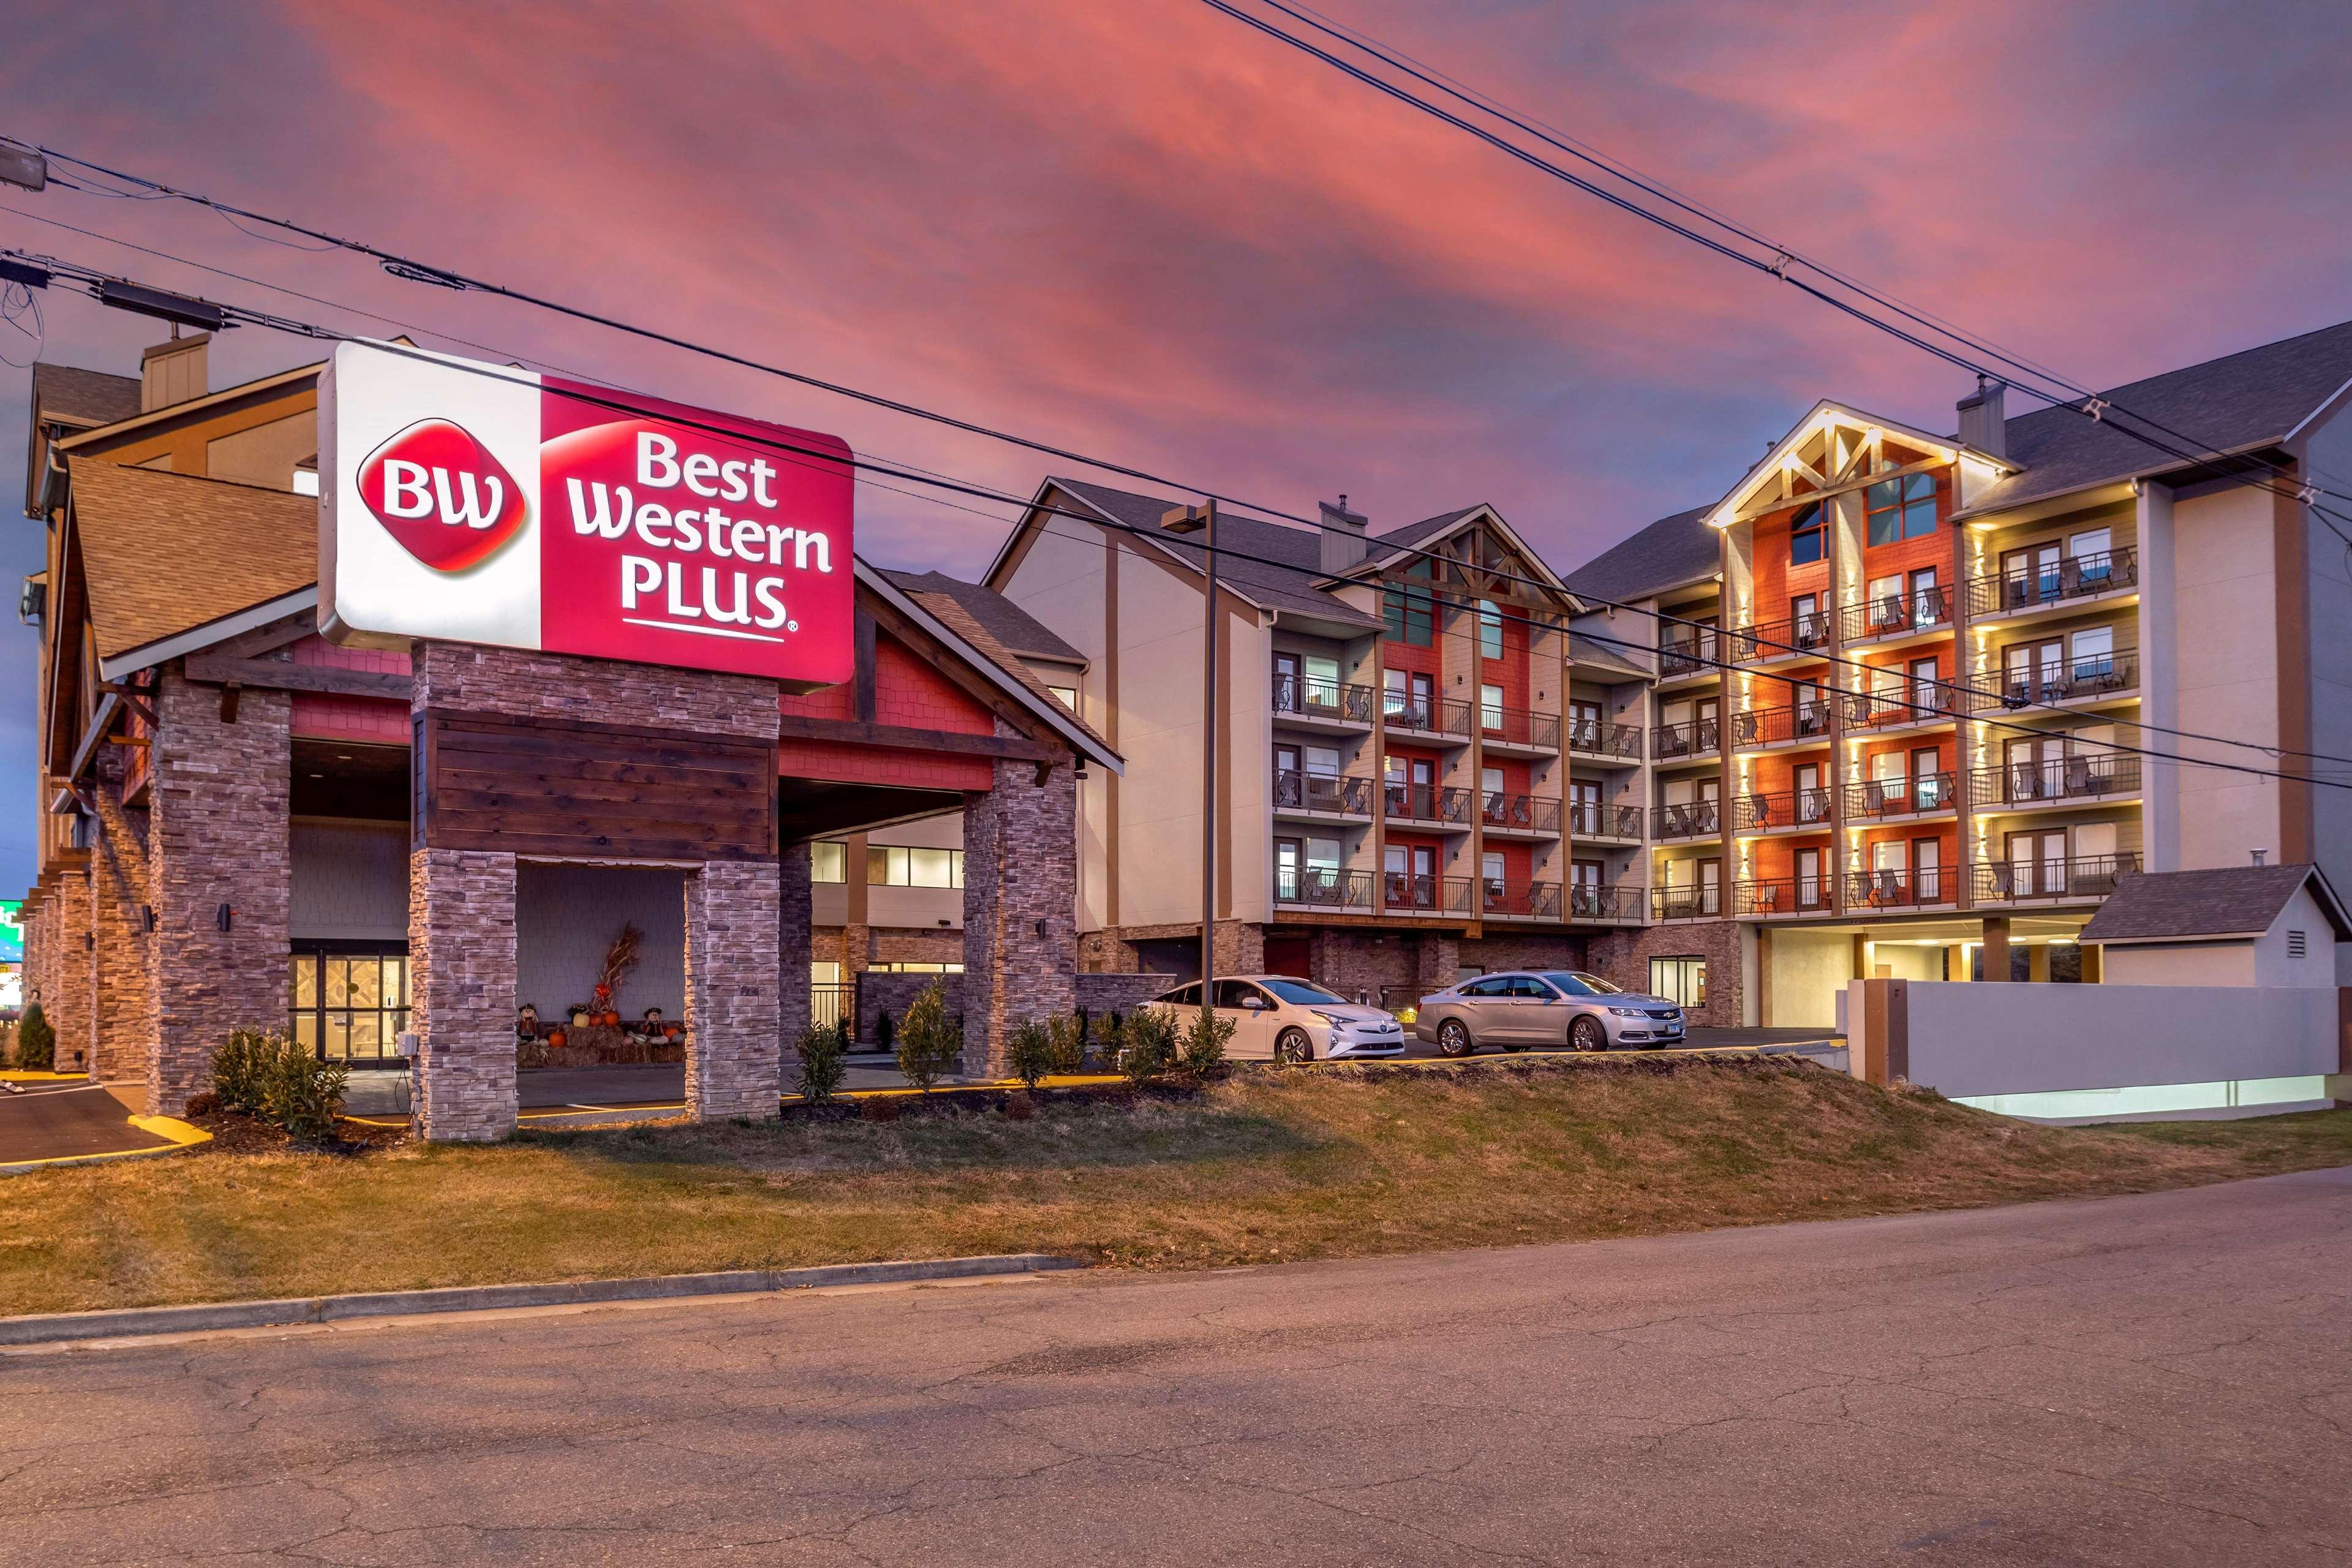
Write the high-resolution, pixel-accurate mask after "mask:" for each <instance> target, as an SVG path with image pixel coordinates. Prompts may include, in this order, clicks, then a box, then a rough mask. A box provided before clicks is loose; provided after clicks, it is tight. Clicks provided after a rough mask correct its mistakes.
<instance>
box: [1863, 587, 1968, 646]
mask: <svg viewBox="0 0 2352 1568" xmlns="http://www.w3.org/2000/svg"><path fill="white" fill-rule="evenodd" d="M1839 614H1840V616H1841V619H1840V621H1839V626H1840V628H1841V630H1842V632H1843V637H1844V639H1845V640H1846V641H1847V642H1850V643H1851V642H1867V641H1869V640H1871V639H1872V638H1874V637H1899V636H1901V635H1902V634H1904V633H1906V632H1924V631H1932V630H1934V629H1936V628H1937V627H1938V626H1950V625H1951V624H1952V590H1951V589H1950V588H1949V587H1948V586H1945V585H1942V584H1938V585H1937V586H1936V587H1933V588H1906V589H1905V590H1904V591H1903V592H1901V593H1899V594H1882V595H1879V596H1878V597H1877V598H1875V599H1865V600H1864V601H1863V602H1862V603H1861V604H1859V605H1847V606H1846V607H1845V608H1844V609H1843V611H1841V612H1839Z"/></svg>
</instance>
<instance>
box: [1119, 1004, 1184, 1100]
mask: <svg viewBox="0 0 2352 1568" xmlns="http://www.w3.org/2000/svg"><path fill="white" fill-rule="evenodd" d="M1175 1060H1176V1019H1175V1016H1174V1015H1172V1014H1171V1013H1170V1012H1169V1011H1168V1010H1167V1009H1166V1008H1163V1007H1138V1008H1137V1009H1136V1010H1135V1013H1134V1016H1131V1017H1129V1019H1128V1021H1127V1026H1126V1027H1125V1028H1124V1029H1122V1030H1120V1031H1119V1052H1118V1070H1119V1071H1121V1072H1123V1073H1125V1074H1126V1075H1127V1079H1128V1081H1129V1083H1132V1084H1136V1085H1138V1086H1141V1085H1143V1084H1146V1083H1149V1082H1150V1081H1151V1080H1152V1079H1155V1078H1158V1077H1160V1075H1161V1074H1162V1073H1164V1072H1166V1071H1167V1070H1168V1069H1169V1068H1171V1066H1173V1065H1174V1064H1175Z"/></svg>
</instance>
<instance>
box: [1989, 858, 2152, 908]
mask: <svg viewBox="0 0 2352 1568" xmlns="http://www.w3.org/2000/svg"><path fill="white" fill-rule="evenodd" d="M2138 869H2139V857H2138V856H2137V855H2078V856H2075V857H2074V858H2072V859H2066V860H2059V859H2049V860H2013V861H1998V862H1994V863H1991V864H1986V865H1979V866H1978V867H1977V868H1976V880H1975V885H1974V887H1973V889H1971V890H1972V892H1973V893H1974V895H1975V898H1976V901H1977V902H1978V903H1979V904H2032V903H2095V902H2096V901H2097V900H2101V899H2104V898H2105V897H2106V896H2107V895H2108V894H2109V893H2112V892H2114V891H2115V890H2116V878H2118V877H2123V876H2126V875H2128V874H2129V873H2131V872H2134V871H2137V870H2138Z"/></svg>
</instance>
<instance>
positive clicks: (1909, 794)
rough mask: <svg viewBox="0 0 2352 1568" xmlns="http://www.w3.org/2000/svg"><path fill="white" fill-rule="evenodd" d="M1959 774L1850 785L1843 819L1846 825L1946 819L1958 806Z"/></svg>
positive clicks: (1913, 774) (1917, 776)
mask: <svg viewBox="0 0 2352 1568" xmlns="http://www.w3.org/2000/svg"><path fill="white" fill-rule="evenodd" d="M1958 800H1959V796H1958V774H1956V773H1912V774H1910V775H1908V776H1907V777H1903V778H1892V779H1866V780H1864V782H1862V783H1861V784H1848V785H1846V786H1845V818H1846V821H1847V822H1849V823H1864V822H1903V821H1907V820H1910V819H1912V818H1915V817H1921V816H1948V815H1949V814H1950V813H1951V812H1952V811H1953V810H1954V809H1955V808H1956V807H1957V806H1958Z"/></svg>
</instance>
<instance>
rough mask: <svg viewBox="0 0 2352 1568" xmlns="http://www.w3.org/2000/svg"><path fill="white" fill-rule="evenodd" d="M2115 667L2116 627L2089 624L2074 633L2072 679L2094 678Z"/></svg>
mask: <svg viewBox="0 0 2352 1568" xmlns="http://www.w3.org/2000/svg"><path fill="white" fill-rule="evenodd" d="M2114 668H2116V628H2115V627H2113V626H2090V627H2086V628H2084V630H2082V631H2079V632H2076V633H2075V634H2074V679H2077V680H2095V679H2098V678H2099V677H2100V676H2103V675H2105V674H2107V673H2109V672H2110V671H2112V670H2113V669H2114Z"/></svg>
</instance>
